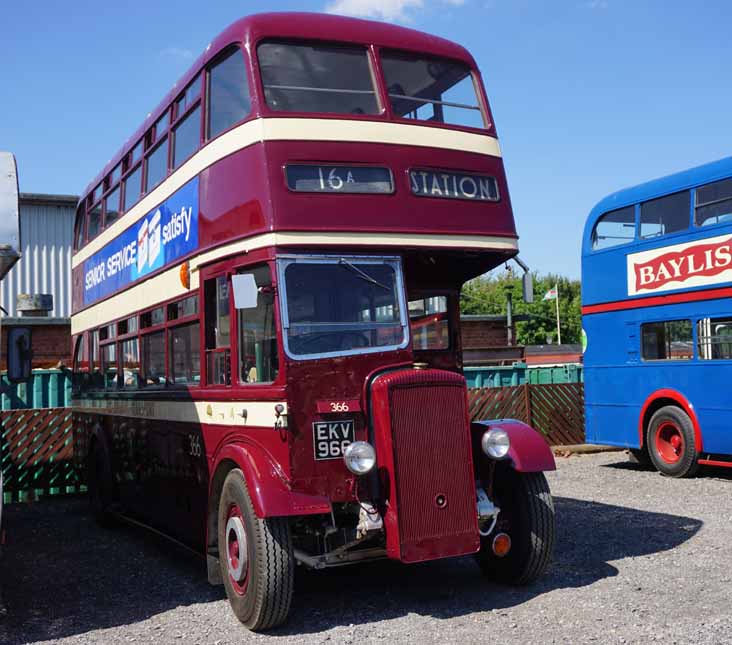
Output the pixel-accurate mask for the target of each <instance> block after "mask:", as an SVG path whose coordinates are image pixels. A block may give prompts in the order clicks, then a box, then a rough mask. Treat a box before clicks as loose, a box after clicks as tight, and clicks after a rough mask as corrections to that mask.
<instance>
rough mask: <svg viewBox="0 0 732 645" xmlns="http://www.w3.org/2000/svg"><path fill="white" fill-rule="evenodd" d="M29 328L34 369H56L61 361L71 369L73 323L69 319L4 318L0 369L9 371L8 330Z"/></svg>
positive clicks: (0, 338) (0, 339)
mask: <svg viewBox="0 0 732 645" xmlns="http://www.w3.org/2000/svg"><path fill="white" fill-rule="evenodd" d="M23 326H28V327H30V330H31V343H32V347H33V367H34V368H50V367H56V365H58V363H59V361H60V362H63V363H64V365H66V366H67V367H71V323H70V322H69V320H68V318H3V319H2V323H1V326H0V369H3V370H4V369H7V361H6V354H7V349H8V345H7V335H6V334H7V329H8V327H23Z"/></svg>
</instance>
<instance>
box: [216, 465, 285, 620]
mask: <svg viewBox="0 0 732 645" xmlns="http://www.w3.org/2000/svg"><path fill="white" fill-rule="evenodd" d="M218 546H219V562H220V566H221V577H222V578H223V581H224V587H225V589H226V595H227V596H228V598H229V602H230V603H231V608H232V609H233V610H234V614H236V617H237V618H238V619H239V620H240V621H241V622H242V623H244V625H246V627H248V628H249V629H251V630H253V631H260V630H265V629H269V628H271V627H275V626H277V625H279V624H281V623H283V622H284V621H285V620H286V619H287V614H288V613H289V611H290V601H291V600H292V588H293V573H294V558H293V553H292V538H291V535H290V524H289V521H288V520H287V518H281V517H268V518H258V517H257V515H256V513H255V512H254V507H253V506H252V501H251V499H250V498H249V492H248V491H247V486H246V482H245V481H244V475H243V474H242V472H241V470H239V469H238V468H237V469H234V470H232V471H231V472H230V473H229V474H228V475H227V476H226V480H225V481H224V487H223V489H222V491H221V498H220V501H219V516H218Z"/></svg>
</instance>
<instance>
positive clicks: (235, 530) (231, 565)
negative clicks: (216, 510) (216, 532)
mask: <svg viewBox="0 0 732 645" xmlns="http://www.w3.org/2000/svg"><path fill="white" fill-rule="evenodd" d="M226 546H227V554H226V555H227V559H226V565H227V568H228V571H229V576H231V579H232V580H233V581H234V582H235V583H242V582H243V581H244V580H245V579H246V577H247V570H248V565H249V555H248V550H247V534H246V529H245V528H244V521H243V520H242V518H241V516H240V515H232V516H231V517H229V521H228V522H227V523H226Z"/></svg>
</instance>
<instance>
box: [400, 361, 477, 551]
mask: <svg viewBox="0 0 732 645" xmlns="http://www.w3.org/2000/svg"><path fill="white" fill-rule="evenodd" d="M412 374H414V375H415V376H416V377H417V378H416V379H415V380H418V381H422V379H424V376H427V375H424V376H423V377H422V378H420V376H421V375H420V376H417V375H416V374H415V373H414V372H412ZM417 374H419V373H417ZM442 374H444V373H442ZM449 376H453V375H451V374H450V375H449ZM440 380H442V381H443V382H442V383H440V382H439V381H438V382H434V381H433V382H431V383H429V382H424V381H423V382H417V383H404V382H402V383H392V388H391V391H390V396H389V404H390V405H389V407H390V417H391V432H392V437H391V439H392V446H393V451H394V480H395V481H394V484H395V488H396V494H397V500H398V508H399V510H398V524H399V534H400V541H401V543H402V549H401V550H402V554H403V555H404V554H405V552H406V551H410V552H412V553H414V548H406V549H405V547H410V546H411V547H414V546H415V545H419V544H427V543H432V544H434V543H435V541H437V542H440V543H443V544H444V545H446V546H447V545H448V544H449V543H450V542H452V541H453V539H454V544H455V545H456V546H457V544H459V543H461V542H463V543H464V540H465V538H466V537H475V538H477V520H476V511H475V491H474V484H473V474H472V457H471V445H470V435H469V429H468V421H467V419H468V416H467V403H466V390H465V384H464V381H463V380H462V379H459V380H453V379H450V380H449V381H448V382H444V381H445V379H444V377H443V379H440ZM440 497H443V498H444V500H445V502H446V503H445V505H444V507H442V508H441V507H440V505H439V503H438V502H439V498H440ZM417 550H418V551H419V550H420V549H419V547H417ZM448 550H449V547H448ZM423 555H424V554H423ZM404 559H405V560H410V559H423V558H422V557H419V558H414V557H412V558H409V557H407V558H404Z"/></svg>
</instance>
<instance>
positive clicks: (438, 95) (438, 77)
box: [381, 52, 485, 128]
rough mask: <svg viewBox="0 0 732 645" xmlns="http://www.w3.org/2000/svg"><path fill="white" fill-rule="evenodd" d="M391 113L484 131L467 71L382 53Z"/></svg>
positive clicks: (459, 65)
mask: <svg viewBox="0 0 732 645" xmlns="http://www.w3.org/2000/svg"><path fill="white" fill-rule="evenodd" d="M381 66H382V68H383V70H384V78H385V80H386V87H387V91H388V93H389V101H390V102H391V107H392V110H393V111H394V114H395V115H396V116H398V117H402V118H405V119H416V120H418V121H434V122H437V123H448V124H452V125H462V126H467V127H470V128H484V127H485V121H484V120H483V114H482V111H481V109H480V103H479V101H478V94H477V92H476V86H475V82H474V80H473V75H472V73H471V71H470V68H469V67H468V66H467V65H464V64H462V63H458V62H454V61H450V60H440V59H434V58H428V57H425V56H416V55H413V54H407V53H401V52H389V53H382V55H381Z"/></svg>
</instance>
